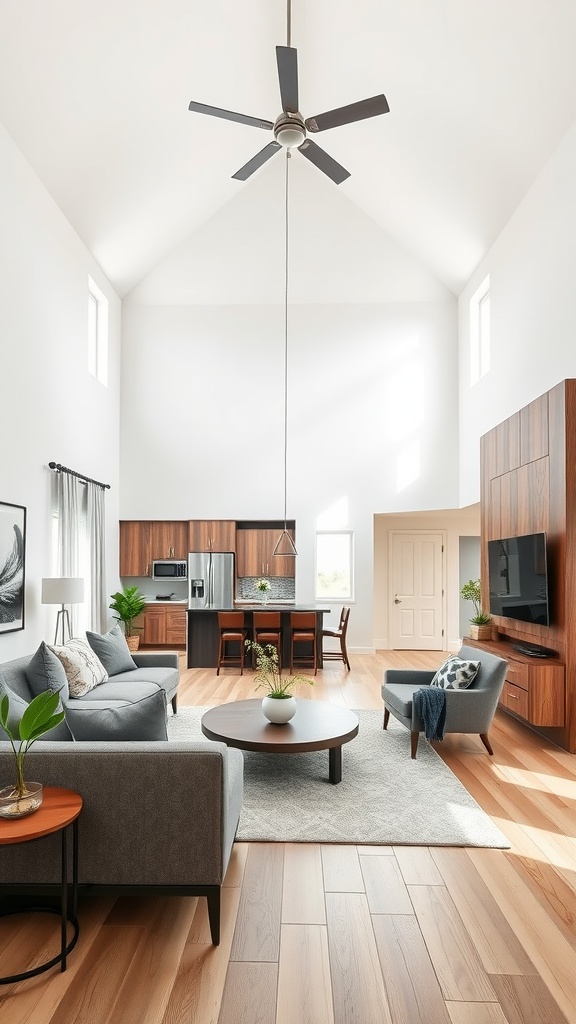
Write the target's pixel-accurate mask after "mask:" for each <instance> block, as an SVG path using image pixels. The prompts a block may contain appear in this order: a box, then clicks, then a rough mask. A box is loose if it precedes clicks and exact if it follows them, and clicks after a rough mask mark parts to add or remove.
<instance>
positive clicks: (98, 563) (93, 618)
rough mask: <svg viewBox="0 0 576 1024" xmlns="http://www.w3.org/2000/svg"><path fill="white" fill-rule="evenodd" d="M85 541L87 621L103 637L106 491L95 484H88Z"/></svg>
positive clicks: (106, 616)
mask: <svg viewBox="0 0 576 1024" xmlns="http://www.w3.org/2000/svg"><path fill="white" fill-rule="evenodd" d="M86 537H87V542H88V551H89V565H90V590H89V593H87V594H86V603H87V604H88V621H89V623H91V625H89V626H88V628H89V629H92V630H94V631H95V632H96V633H103V632H104V630H105V629H106V621H107V618H108V611H107V607H106V606H107V600H106V561H105V514H104V488H103V487H100V486H99V485H98V484H93V483H87V484H86ZM87 582H88V581H87Z"/></svg>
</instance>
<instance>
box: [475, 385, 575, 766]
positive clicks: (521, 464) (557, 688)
mask: <svg viewBox="0 0 576 1024" xmlns="http://www.w3.org/2000/svg"><path fill="white" fill-rule="evenodd" d="M480 454H481V517H480V518H481V537H482V550H481V572H482V596H483V602H484V603H485V604H486V605H488V557H487V541H488V540H492V539H495V538H496V537H497V536H498V535H499V536H504V537H506V536H515V535H522V534H527V533H536V532H540V531H543V532H545V533H546V535H547V548H548V577H549V596H550V606H551V625H550V626H543V625H539V624H537V623H523V622H518V621H516V620H514V619H509V618H504V617H501V616H495V624H496V626H497V628H498V630H499V631H500V637H501V640H502V643H503V645H505V644H507V645H508V647H506V646H503V649H502V651H501V652H500V653H504V654H505V656H507V657H509V655H508V652H509V651H510V645H511V643H513V642H515V641H516V642H517V641H519V640H527V641H531V642H533V643H538V644H541V645H543V646H544V647H549V648H550V649H551V650H553V651H556V652H557V653H558V661H549V662H546V663H543V662H540V663H539V664H538V666H537V668H538V685H536V686H532V680H533V678H534V673H533V672H532V671H531V673H530V680H531V684H530V686H529V687H526V686H524V685H523V684H522V682H520V683H519V682H518V680H515V679H509V680H508V682H507V685H506V689H505V691H504V693H503V698H502V704H503V705H504V706H506V707H507V708H508V709H509V710H512V708H513V706H515V707H516V706H520V708H521V711H522V712H523V713H525V709H526V705H527V706H528V711H527V713H526V714H525V717H526V718H527V720H529V721H530V722H531V724H532V725H533V726H534V727H536V728H537V729H538V730H539V731H541V732H542V733H543V735H546V736H548V737H549V738H551V739H553V740H554V742H555V743H558V744H559V745H560V746H563V747H564V748H565V749H567V750H569V751H571V752H572V753H576V472H575V470H576V380H566V381H562V382H561V383H560V384H558V385H556V387H554V388H552V389H551V390H550V391H549V392H547V393H546V394H544V395H542V396H540V398H537V399H536V400H535V401H533V402H531V403H530V404H529V405H527V406H526V407H525V408H524V409H521V410H520V411H519V412H518V413H515V414H514V415H513V416H511V417H509V418H508V419H507V420H505V421H504V423H501V424H499V425H498V426H497V427H494V428H493V429H492V430H491V431H489V432H488V434H486V435H485V436H484V437H483V438H482V441H481V447H480ZM563 663H564V664H563ZM534 671H536V669H534ZM561 723H564V724H563V725H562V724H561Z"/></svg>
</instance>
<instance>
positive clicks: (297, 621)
mask: <svg viewBox="0 0 576 1024" xmlns="http://www.w3.org/2000/svg"><path fill="white" fill-rule="evenodd" d="M290 634H291V635H290V672H292V671H293V669H294V665H295V664H297V665H300V666H302V667H303V668H304V667H306V668H314V675H316V672H317V671H318V658H317V653H316V613H315V612H291V614H290ZM296 644H307V645H310V644H311V645H312V654H308V653H306V654H300V655H296V654H295V651H294V647H295V645H296Z"/></svg>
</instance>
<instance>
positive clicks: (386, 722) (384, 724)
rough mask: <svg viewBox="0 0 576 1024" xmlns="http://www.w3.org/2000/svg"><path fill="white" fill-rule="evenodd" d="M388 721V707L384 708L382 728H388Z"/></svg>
mask: <svg viewBox="0 0 576 1024" xmlns="http://www.w3.org/2000/svg"><path fill="white" fill-rule="evenodd" d="M389 721H390V712H389V711H388V708H384V722H383V724H382V728H383V729H387V728H388V722H389Z"/></svg>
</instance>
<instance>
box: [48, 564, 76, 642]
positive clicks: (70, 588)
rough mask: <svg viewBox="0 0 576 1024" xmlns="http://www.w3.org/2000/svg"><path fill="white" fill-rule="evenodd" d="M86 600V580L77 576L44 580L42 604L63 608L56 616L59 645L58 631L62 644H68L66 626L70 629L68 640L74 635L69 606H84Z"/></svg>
mask: <svg viewBox="0 0 576 1024" xmlns="http://www.w3.org/2000/svg"><path fill="white" fill-rule="evenodd" d="M83 600H84V580H83V579H80V578H78V577H76V576H57V577H51V578H49V579H44V580H42V604H59V605H61V608H60V610H59V612H58V614H57V616H56V632H55V634H54V643H55V644H56V643H58V630H59V629H60V632H61V643H62V644H64V643H65V642H66V637H65V628H64V627H65V625H66V626H67V628H68V639H70V637H71V635H72V631H71V629H70V615H69V613H68V609H67V608H66V607H65V605H67V604H82V602H83Z"/></svg>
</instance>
